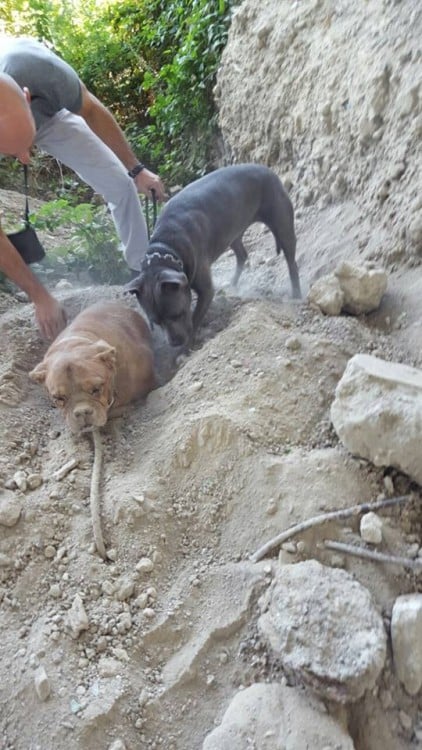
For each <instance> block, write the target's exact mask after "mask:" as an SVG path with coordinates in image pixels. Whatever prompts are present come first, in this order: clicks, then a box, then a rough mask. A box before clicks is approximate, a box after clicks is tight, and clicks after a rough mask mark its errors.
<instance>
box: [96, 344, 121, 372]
mask: <svg viewBox="0 0 422 750" xmlns="http://www.w3.org/2000/svg"><path fill="white" fill-rule="evenodd" d="M92 346H93V347H94V351H95V355H94V359H100V360H101V361H102V362H104V364H105V365H107V367H109V368H110V370H114V369H115V367H116V349H115V347H114V346H110V344H107V341H103V340H102V339H100V340H99V341H96V342H95V344H93V345H92Z"/></svg>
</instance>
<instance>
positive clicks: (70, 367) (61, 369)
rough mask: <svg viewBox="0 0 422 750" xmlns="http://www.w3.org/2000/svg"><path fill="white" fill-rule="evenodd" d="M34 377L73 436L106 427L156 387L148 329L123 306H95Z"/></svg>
mask: <svg viewBox="0 0 422 750" xmlns="http://www.w3.org/2000/svg"><path fill="white" fill-rule="evenodd" d="M29 376H30V378H32V380H35V381H36V382H37V383H44V385H45V387H46V389H47V391H48V393H49V394H50V396H51V399H52V401H53V403H54V405H55V406H58V407H59V408H60V409H62V410H63V412H64V416H65V418H66V422H67V424H68V426H69V427H70V429H71V430H72V432H85V431H88V430H91V429H92V428H93V427H103V425H105V424H106V422H107V418H108V416H109V414H112V413H113V412H116V410H117V409H119V407H121V406H124V405H125V404H128V403H130V402H131V401H134V400H135V399H137V398H141V397H142V396H146V395H147V393H149V392H150V391H151V390H152V389H153V388H154V387H155V385H156V381H155V375H154V364H153V353H152V348H151V335H150V331H149V328H148V325H147V323H146V322H145V320H144V319H143V318H142V316H141V315H140V314H139V313H137V312H136V311H135V310H131V309H130V308H129V307H127V306H126V305H124V304H122V303H119V302H100V303H98V304H96V305H92V306H91V307H88V308H86V309H85V310H83V311H82V312H81V313H79V315H77V316H76V318H75V319H74V320H73V321H72V323H70V325H68V326H67V328H65V330H64V331H63V332H62V333H61V334H60V335H59V336H58V337H57V338H56V339H55V341H53V343H52V344H51V346H50V347H49V349H48V350H47V352H46V355H45V357H44V359H43V360H42V362H40V363H39V364H38V365H37V366H36V367H35V368H34V369H33V370H32V372H30V373H29Z"/></svg>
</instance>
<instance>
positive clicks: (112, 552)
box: [107, 547, 117, 562]
mask: <svg viewBox="0 0 422 750" xmlns="http://www.w3.org/2000/svg"><path fill="white" fill-rule="evenodd" d="M107 557H108V559H109V560H111V561H112V562H115V561H116V560H117V550H116V549H114V547H112V548H111V549H108V550H107Z"/></svg>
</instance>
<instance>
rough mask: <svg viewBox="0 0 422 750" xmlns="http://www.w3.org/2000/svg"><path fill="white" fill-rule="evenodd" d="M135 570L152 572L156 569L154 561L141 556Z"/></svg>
mask: <svg viewBox="0 0 422 750" xmlns="http://www.w3.org/2000/svg"><path fill="white" fill-rule="evenodd" d="M135 570H136V572H137V573H141V574H142V573H151V572H152V571H153V570H154V563H153V562H152V560H151V559H150V558H149V557H141V559H140V560H139V562H138V563H137V564H136V567H135Z"/></svg>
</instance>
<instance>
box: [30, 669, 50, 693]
mask: <svg viewBox="0 0 422 750" xmlns="http://www.w3.org/2000/svg"><path fill="white" fill-rule="evenodd" d="M34 684H35V690H36V693H37V695H38V698H39V699H40V700H41V701H46V700H47V698H48V696H49V695H50V691H51V688H50V682H49V679H48V677H47V672H46V671H45V669H44V667H39V668H38V669H37V671H36V672H35V675H34Z"/></svg>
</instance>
